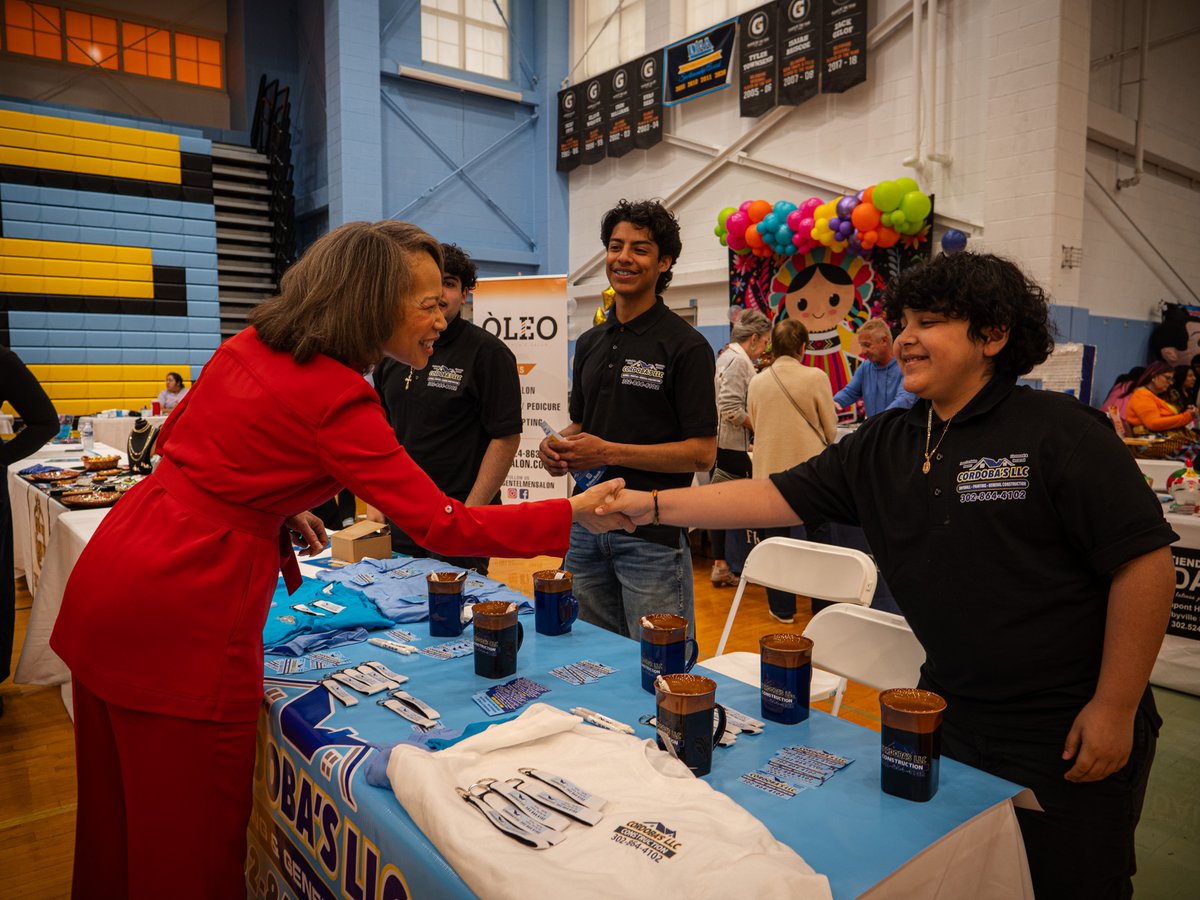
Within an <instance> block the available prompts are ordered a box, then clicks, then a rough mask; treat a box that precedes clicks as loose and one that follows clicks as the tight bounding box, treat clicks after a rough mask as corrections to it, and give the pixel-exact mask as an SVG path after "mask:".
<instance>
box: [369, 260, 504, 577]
mask: <svg viewBox="0 0 1200 900" xmlns="http://www.w3.org/2000/svg"><path fill="white" fill-rule="evenodd" d="M442 255H443V259H444V260H445V264H444V267H443V274H442V299H441V303H440V304H439V305H440V306H441V309H442V315H444V316H445V317H446V322H447V324H446V330H445V331H443V332H442V333H441V335H440V336H439V337H438V339H437V342H436V343H435V344H434V345H433V355H432V356H431V357H430V359H429V365H428V367H426V368H425V369H417V370H414V369H413V367H412V366H406V365H402V364H400V363H397V362H396V361H395V360H390V359H386V360H384V361H383V362H382V363H381V364H380V365H379V366H378V367H377V368H376V369H375V390H376V391H377V392H378V394H379V400H380V402H381V403H382V404H383V410H384V412H385V413H386V414H387V417H388V422H390V423H391V426H392V428H393V430H394V431H395V432H396V439H397V440H398V441H399V442H400V445H401V446H402V447H404V449H405V450H407V451H408V454H409V456H411V457H412V458H413V460H414V461H415V462H416V463H417V465H419V466H420V467H421V468H422V469H424V470H425V472H426V473H427V474H428V475H429V477H430V478H432V479H433V481H434V484H436V485H437V486H438V487H439V488H441V489H442V490H443V491H445V492H446V493H447V494H448V495H449V496H451V497H453V498H454V499H455V500H460V501H462V502H463V503H465V504H466V505H467V506H489V505H496V504H499V503H500V486H501V485H502V484H503V483H504V479H505V478H506V477H507V476H508V470H509V469H510V468H511V467H512V462H513V457H515V456H516V455H517V449H518V447H519V446H520V444H521V379H520V376H519V375H518V374H517V359H516V357H515V356H513V352H512V351H511V350H509V349H508V347H506V346H505V345H504V342H503V341H501V340H500V339H499V338H497V337H496V336H495V335H492V334H490V333H488V332H486V331H484V330H483V329H482V328H480V327H479V326H478V325H475V324H474V323H472V322H468V321H467V320H466V319H465V318H464V317H463V316H462V314H461V313H462V308H463V304H464V303H466V301H467V297H468V296H469V295H470V293H471V291H473V290H475V281H476V272H475V263H474V262H473V261H472V260H471V257H469V256H468V255H467V254H466V252H465V251H464V250H463V249H462V248H461V247H459V246H458V245H457V244H442ZM367 517H368V518H370V519H373V520H375V521H377V522H383V521H384V516H383V513H382V512H380V511H379V510H377V509H375V508H374V507H368V508H367ZM392 549H393V550H396V551H398V552H400V553H403V554H404V555H405V556H418V557H426V556H428V557H433V558H434V559H442V560H445V561H446V562H449V563H450V564H451V565H456V566H461V567H462V568H464V569H474V570H475V571H477V572H479V573H481V574H483V575H486V574H487V572H488V566H489V565H490V563H491V560H490V559H489V558H488V557H486V556H442V555H440V554H437V553H431V552H429V551H428V550H426V549H425V548H424V547H421V546H420V545H419V544H417V542H416V541H414V540H413V539H412V538H411V537H409V536H408V535H407V534H405V533H404V532H403V531H401V530H400V529H399V528H398V527H396V525H395V523H392Z"/></svg>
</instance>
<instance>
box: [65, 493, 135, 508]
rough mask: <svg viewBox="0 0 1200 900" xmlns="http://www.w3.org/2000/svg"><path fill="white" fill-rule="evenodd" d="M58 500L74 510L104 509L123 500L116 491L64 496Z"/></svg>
mask: <svg viewBox="0 0 1200 900" xmlns="http://www.w3.org/2000/svg"><path fill="white" fill-rule="evenodd" d="M58 499H59V502H60V503H62V505H63V506H69V507H71V508H72V509H102V508H103V507H105V506H112V505H113V504H114V503H116V502H117V501H118V500H120V499H121V495H120V494H118V493H116V492H115V491H103V492H100V491H84V492H82V493H77V494H76V493H71V494H63V495H61V496H60V497H59V498H58Z"/></svg>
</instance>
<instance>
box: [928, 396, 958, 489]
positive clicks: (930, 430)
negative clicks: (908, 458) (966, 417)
mask: <svg viewBox="0 0 1200 900" xmlns="http://www.w3.org/2000/svg"><path fill="white" fill-rule="evenodd" d="M953 420H954V416H951V417H950V418H949V419H947V420H946V425H945V427H944V428H942V436H941V437H939V438H938V441H937V443H936V444H934V445H933V449H932V450H930V449H929V439H930V438H931V437H932V436H933V404H932V403H930V404H929V416H928V417H927V418H926V419H925V462H924V463H922V465H921V474H922V475H928V474H929V469H930V463H929V458H930V457H931V456H933V454H935V453H937V452H938V447H940V446H942V441H944V440H945V439H946V432H947V431H949V430H950V423H951V422H952V421H953Z"/></svg>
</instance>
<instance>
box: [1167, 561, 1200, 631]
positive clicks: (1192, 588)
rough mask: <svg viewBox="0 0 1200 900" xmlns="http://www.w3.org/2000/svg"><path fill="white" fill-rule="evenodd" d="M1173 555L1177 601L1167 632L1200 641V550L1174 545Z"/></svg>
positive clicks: (1172, 608) (1172, 605) (1173, 606)
mask: <svg viewBox="0 0 1200 900" xmlns="http://www.w3.org/2000/svg"><path fill="white" fill-rule="evenodd" d="M1171 556H1172V558H1173V559H1174V560H1175V601H1174V602H1173V603H1172V604H1171V622H1170V624H1169V625H1167V634H1173V635H1176V636H1177V637H1183V638H1191V639H1192V640H1193V641H1200V552H1198V551H1196V550H1193V549H1191V548H1189V547H1179V546H1174V547H1172V548H1171Z"/></svg>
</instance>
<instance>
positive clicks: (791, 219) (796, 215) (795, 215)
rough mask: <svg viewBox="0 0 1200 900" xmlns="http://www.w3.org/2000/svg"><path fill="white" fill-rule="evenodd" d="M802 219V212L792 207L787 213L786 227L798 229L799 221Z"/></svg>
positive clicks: (793, 229) (799, 226)
mask: <svg viewBox="0 0 1200 900" xmlns="http://www.w3.org/2000/svg"><path fill="white" fill-rule="evenodd" d="M803 219H804V215H803V213H801V212H800V210H798V209H793V210H792V211H791V212H790V213H788V217H787V227H788V228H790V229H792V231H799V230H800V228H801V225H800V222H801V221H802V220H803ZM810 227H811V226H810Z"/></svg>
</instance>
